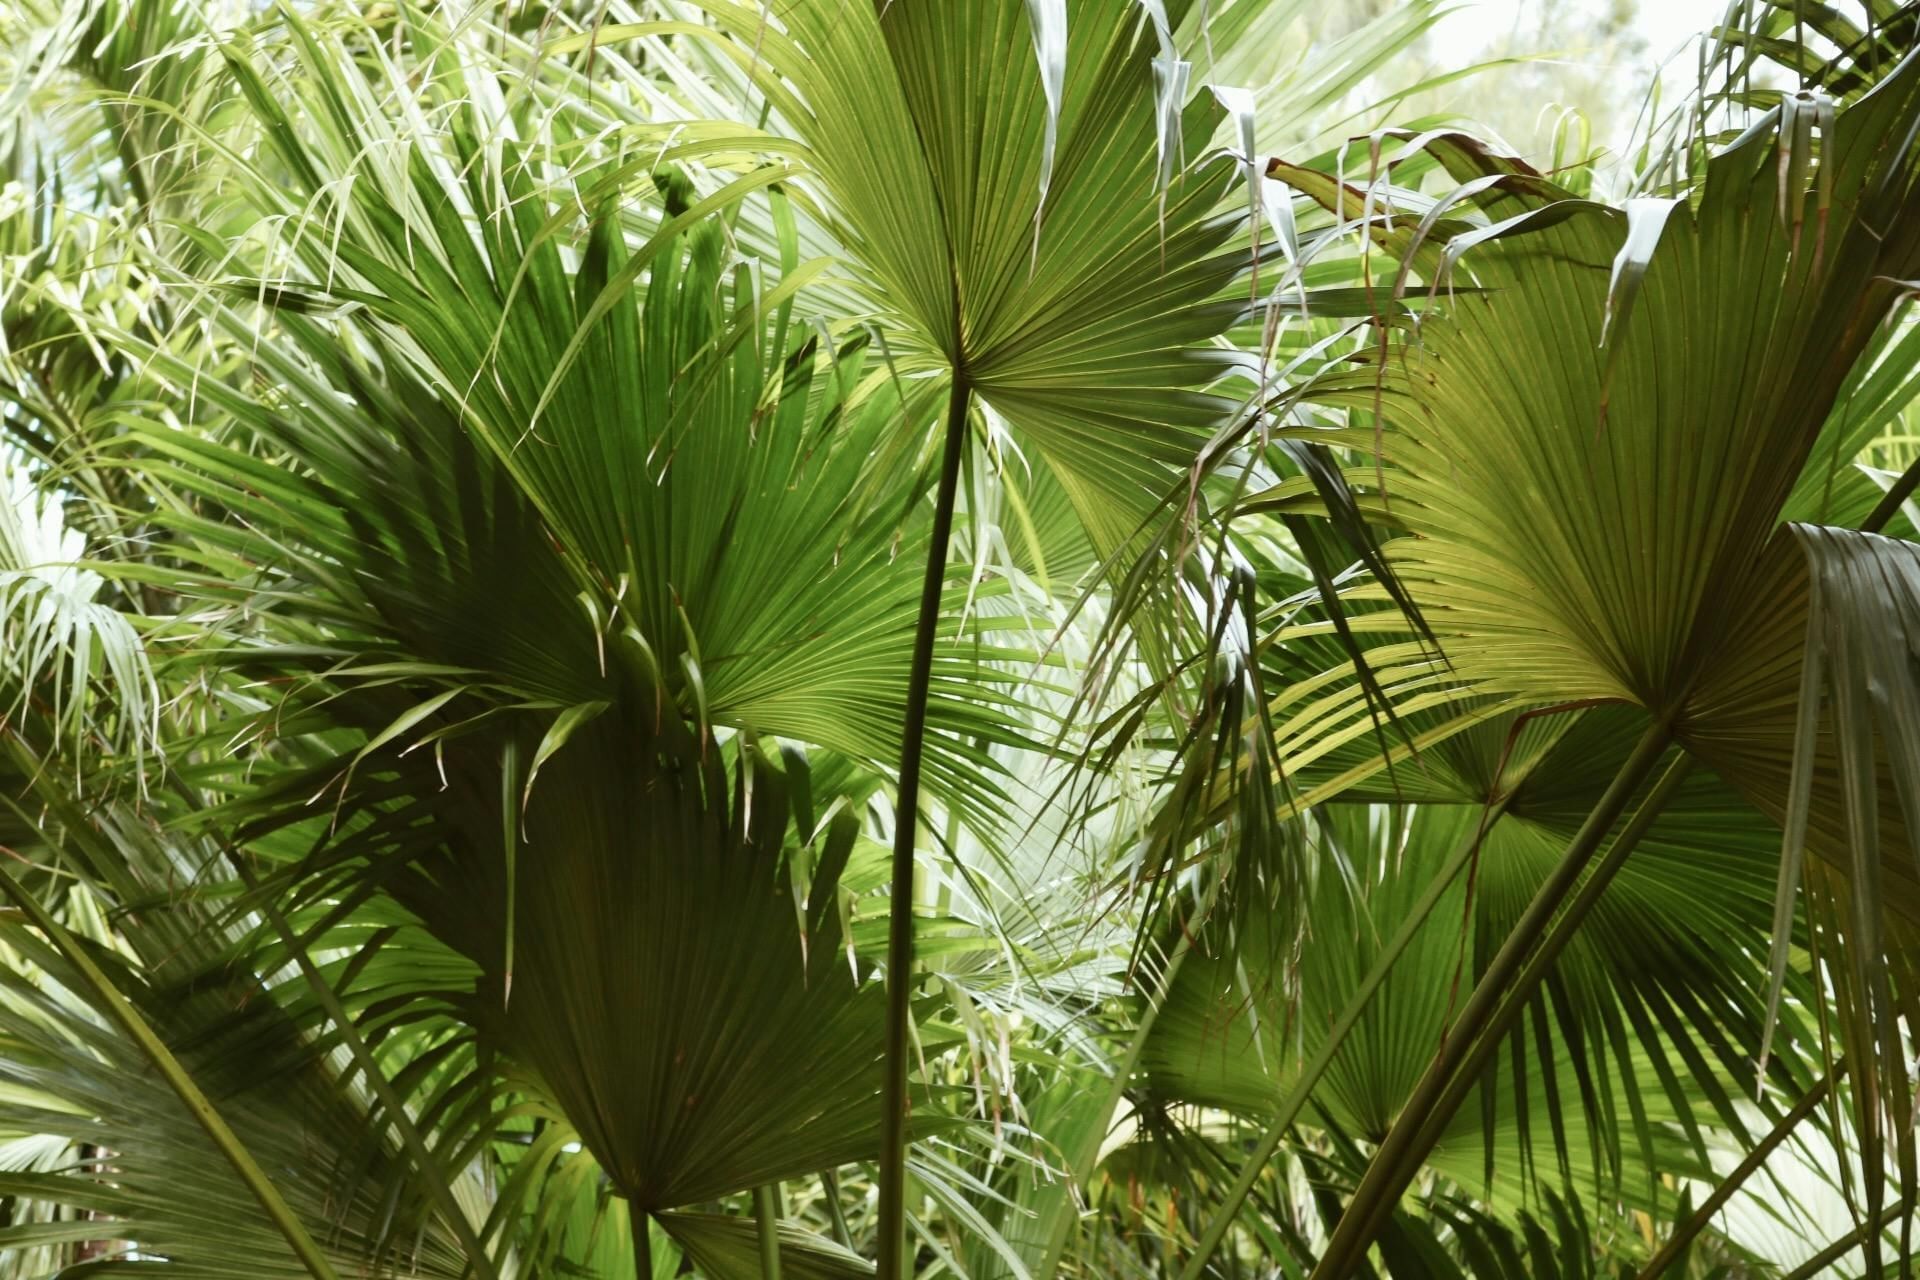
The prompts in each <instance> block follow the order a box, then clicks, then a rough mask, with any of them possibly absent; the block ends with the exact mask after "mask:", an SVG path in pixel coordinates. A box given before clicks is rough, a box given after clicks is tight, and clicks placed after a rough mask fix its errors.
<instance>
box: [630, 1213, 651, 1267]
mask: <svg viewBox="0 0 1920 1280" xmlns="http://www.w3.org/2000/svg"><path fill="white" fill-rule="evenodd" d="M627 1222H628V1225H629V1228H630V1229H629V1230H628V1232H627V1234H628V1235H630V1236H632V1237H633V1280H653V1231H652V1229H651V1227H650V1225H649V1224H648V1221H647V1211H646V1210H645V1209H643V1208H641V1207H640V1206H639V1205H638V1204H635V1203H634V1202H633V1201H631V1200H629V1201H627Z"/></svg>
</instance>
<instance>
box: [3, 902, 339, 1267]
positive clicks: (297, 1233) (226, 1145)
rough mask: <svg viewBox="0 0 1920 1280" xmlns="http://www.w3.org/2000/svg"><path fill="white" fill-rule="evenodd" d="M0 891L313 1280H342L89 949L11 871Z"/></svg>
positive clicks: (291, 1210) (250, 1156) (217, 1113)
mask: <svg viewBox="0 0 1920 1280" xmlns="http://www.w3.org/2000/svg"><path fill="white" fill-rule="evenodd" d="M0 892H4V893H5V894H6V895H7V897H9V898H11V899H13V902H14V905H16V906H18V907H19V908H20V910H21V912H22V913H23V914H24V915H25V916H26V917H27V919H28V920H29V921H31V922H32V924H33V926H34V928H36V929H38V930H40V932H41V933H42V934H44V935H45V936H46V938H47V940H48V941H49V942H51V943H52V944H53V945H54V946H55V947H57V948H58V949H59V951H60V953H61V954H62V955H63V956H65V957H66V958H67V960H68V961H70V962H71V963H72V965H73V967H74V968H75V969H76V970H78V971H79V973H80V974H81V976H82V977H83V978H84V979H85V980H86V983H87V986H88V987H89V988H90V989H91V990H92V992H93V995H94V998H95V999H96V1000H97V1001H98V1002H99V1004H100V1006H101V1007H102V1008H103V1009H105V1010H106V1011H107V1013H109V1014H110V1015H112V1017H113V1020H114V1021H115V1022H117V1023H119V1024H120V1027H121V1029H122V1030H124V1031H125V1032H126V1033H127V1035H128V1037H129V1038H131V1039H132V1040H133V1042H134V1043H135V1044H137V1045H139V1046H140V1049H141V1052H142V1053H144V1054H145V1055H146V1056H147V1059H148V1060H149V1061H151V1062H152V1063H153V1066H154V1069H155V1070H156V1071H158V1072H159V1073H160V1075H161V1078H162V1079H164V1080H165V1081H166V1082H167V1085H168V1087H169V1088H171V1089H172V1090H173V1092H174V1094H175V1095H176V1096H177V1097H178V1098H179V1099H180V1101H181V1103H182V1104H183V1105H184V1106H185V1107H186V1108H187V1110H188V1112H190V1113H191V1114H192V1116H193V1118H194V1119H195V1120H197V1121H199V1123H200V1127H201V1128H202V1129H204V1130H206V1133H207V1137H209V1138H210V1139H212V1140H213V1145H214V1146H216V1147H218V1148H219V1149H220V1154H221V1155H223V1156H225V1157H226V1158H227V1163H229V1164H231V1165H232V1166H233V1171H234V1172H235V1173H237V1174H238V1175H240V1180H241V1182H243V1183H245V1184H246V1187H247V1190H248V1191H250V1192H252V1193H253V1197H254V1199H256V1200H258V1201H259V1202H260V1207H261V1208H262V1209H264V1210H266V1212H267V1216H268V1217H269V1218H271V1219H272V1220H273V1225H274V1226H275V1227H276V1228H277V1229H278V1230H279V1232H280V1234H281V1235H282V1236H284V1237H285V1238H286V1241H287V1245H288V1247H289V1248H291V1249H292V1250H293V1252H294V1256H295V1257H297V1258H299V1259H300V1263H301V1265H302V1266H304V1267H306V1269H307V1271H308V1272H309V1274H311V1275H312V1276H313V1278H314V1280H339V1276H338V1274H337V1273H336V1272H335V1271H334V1269H333V1266H332V1264H331V1263H329V1262H328V1261H327V1259H326V1255H325V1254H323V1253H321V1252H320V1246H319V1245H317V1244H315V1243H314V1239H313V1236H312V1235H310V1234H309V1233H308V1231H307V1229H306V1227H305V1226H303V1225H302V1224H301V1222H300V1219H299V1218H298V1217H296V1216H295V1215H294V1212H293V1209H292V1208H291V1207H290V1206H289V1205H288V1204H287V1202H286V1200H285V1199H284V1198H283V1197H282V1196H281V1195H280V1192H279V1191H278V1190H276V1189H275V1187H274V1185H273V1180H272V1179H270V1178H269V1177H267V1173H266V1170H264V1169H262V1168H261V1167H260V1163H259V1161H257V1160H255V1159H254V1158H253V1154H252V1153H251V1152H250V1151H248V1150H247V1147H246V1144H245V1143H243V1142H241V1140H240V1137H239V1135H238V1134H236V1133H234V1131H233V1129H232V1128H231V1127H230V1126H229V1125H228V1124H227V1122H226V1121H225V1120H224V1119H222V1118H221V1116H220V1112H219V1111H218V1110H216V1109H215V1107H214V1105H213V1103H212V1102H211V1101H210V1100H209V1099H208V1098H207V1095H206V1094H205V1093H204V1092H202V1091H201V1089H200V1086H198V1085H197V1084H195V1083H194V1082H193V1077H192V1076H191V1075H189V1074H188V1073H187V1069H186V1068H185V1067H183V1066H182V1065H181V1064H180V1060H179V1059H178V1058H176V1057H174V1056H173V1051H172V1050H170V1049H168V1048H167V1046H166V1043H165V1042H164V1041H162V1040H161V1039H160V1037H159V1035H158V1034H156V1033H155V1031H154V1029H153V1028H152V1027H150V1026H148V1025H147V1020H146V1019H145V1018H143V1017H141V1016H140V1013H139V1011H138V1010H137V1009H135V1008H134V1007H133V1004H132V1002H131V1001H129V1000H128V999H127V997H126V996H125V995H123V994H121V992H120V989H119V988H118V987H116V986H114V985H113V980H112V979H111V978H109V977H107V975H106V973H105V972H104V971H103V970H102V969H101V968H100V966H99V965H98V964H95V963H94V960H93V957H92V956H90V955H88V954H87V952H86V948H84V947H83V946H81V945H80V943H79V942H78V941H77V940H76V939H75V938H74V936H73V935H72V934H71V933H69V932H67V930H66V929H64V928H62V927H61V925H60V923H59V922H58V921H56V920H55V919H54V918H53V916H52V914H51V913H49V912H48V911H47V909H46V908H45V907H43V906H42V905H40V900H39V899H38V898H36V897H34V896H33V894H31V893H29V892H27V890H26V888H25V887H24V886H23V885H21V883H20V882H19V881H18V880H16V879H14V877H13V875H12V873H10V872H9V871H8V870H7V869H6V868H5V867H0Z"/></svg>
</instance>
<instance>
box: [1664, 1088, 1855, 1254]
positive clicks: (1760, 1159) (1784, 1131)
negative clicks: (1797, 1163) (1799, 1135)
mask: <svg viewBox="0 0 1920 1280" xmlns="http://www.w3.org/2000/svg"><path fill="white" fill-rule="evenodd" d="M1846 1070H1847V1067H1846V1064H1845V1063H1844V1062H1843V1063H1841V1064H1840V1065H1839V1066H1837V1067H1835V1068H1834V1069H1833V1071H1832V1072H1830V1073H1829V1074H1827V1075H1824V1076H1822V1077H1820V1079H1819V1080H1818V1081H1816V1082H1815V1083H1814V1086H1813V1087H1812V1088H1811V1089H1808V1090H1807V1091H1806V1092H1805V1093H1804V1094H1802V1095H1801V1096H1800V1101H1798V1102H1796V1103H1794V1104H1793V1109H1792V1110H1790V1111H1788V1112H1787V1114H1785V1115H1784V1116H1781V1117H1780V1123H1778V1124H1776V1125H1774V1126H1773V1129H1772V1130H1771V1131H1770V1132H1769V1133H1768V1134H1767V1136H1766V1137H1764V1138H1762V1139H1760V1141H1759V1142H1758V1143H1756V1144H1754V1148H1753V1150H1751V1151H1749V1152H1748V1153H1747V1158H1746V1159H1744V1160H1742V1161H1741V1162H1740V1163H1739V1164H1737V1165H1735V1166H1734V1168H1733V1171H1732V1172H1731V1173H1729V1174H1727V1176H1726V1177H1724V1178H1722V1179H1721V1180H1720V1185H1719V1186H1717V1187H1715V1188H1714V1189H1713V1194H1712V1195H1710V1196H1708V1197H1707V1198H1706V1200H1705V1201H1704V1202H1703V1203H1702V1204H1701V1206H1700V1207H1699V1208H1698V1209H1696V1210H1695V1211H1694V1213H1693V1216H1692V1217H1690V1218H1688V1219H1687V1220H1686V1221H1685V1222H1683V1223H1681V1224H1680V1226H1679V1227H1678V1228H1676V1229H1675V1231H1674V1233H1673V1235H1672V1236H1671V1237H1669V1238H1668V1240H1667V1242H1666V1243H1665V1244H1664V1245H1662V1246H1660V1252H1658V1253H1656V1254H1654V1255H1653V1257H1652V1258H1651V1259H1649V1260H1648V1262H1647V1265H1646V1266H1644V1267H1642V1268H1641V1269H1640V1275H1639V1277H1638V1280H1659V1277H1660V1276H1661V1275H1662V1274H1663V1273H1664V1272H1665V1271H1666V1269H1667V1268H1668V1267H1670V1266H1672V1265H1673V1263H1674V1260H1675V1259H1677V1258H1678V1257H1679V1256H1680V1254H1681V1253H1682V1252H1683V1251H1684V1250H1685V1249H1686V1247H1687V1246H1688V1245H1689V1244H1691V1243H1693V1238H1694V1237H1695V1236H1697V1235H1699V1234H1700V1233H1701V1232H1702V1231H1704V1230H1706V1227H1707V1224H1708V1223H1710V1222H1712V1221H1713V1215H1714V1214H1716V1213H1719V1212H1720V1209H1721V1207H1722V1206H1723V1205H1725V1204H1726V1203H1727V1201H1729V1200H1731V1199H1733V1195H1734V1193H1735V1192H1736V1191H1738V1190H1740V1188H1741V1186H1742V1185H1743V1184H1744V1183H1745V1182H1746V1180H1747V1179H1748V1178H1750V1177H1752V1176H1753V1174H1754V1171H1755V1170H1757V1169H1759V1167H1760V1166H1761V1165H1763V1164H1765V1163H1766V1162H1767V1157H1768V1156H1770V1155H1772V1154H1773V1150H1774V1148H1775V1147H1778V1146H1779V1145H1780V1144H1781V1143H1782V1142H1785V1141H1786V1140H1787V1138H1788V1137H1789V1136H1790V1135H1791V1134H1792V1133H1793V1131H1794V1130H1795V1129H1796V1128H1798V1127H1799V1125H1800V1122H1801V1121H1802V1120H1805V1119H1806V1118H1807V1117H1808V1116H1810V1115H1812V1114H1813V1113H1814V1110H1815V1109H1816V1108H1818V1107H1819V1105H1820V1104H1821V1103H1822V1102H1824V1101H1825V1100H1826V1097H1827V1093H1828V1091H1830V1090H1831V1089H1832V1088H1833V1083H1834V1081H1836V1080H1838V1079H1839V1078H1840V1077H1841V1076H1843V1075H1845V1074H1846Z"/></svg>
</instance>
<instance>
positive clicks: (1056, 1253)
mask: <svg viewBox="0 0 1920 1280" xmlns="http://www.w3.org/2000/svg"><path fill="white" fill-rule="evenodd" d="M1220 883H1221V882H1220V880H1219V879H1218V878H1215V880H1214V881H1213V883H1212V884H1210V885H1208V886H1207V890H1206V893H1205V894H1204V895H1203V896H1202V897H1201V899H1200V903H1199V905H1198V906H1197V907H1196V908H1195V910H1194V913H1193V917H1192V918H1193V920H1194V921H1196V922H1198V921H1203V920H1205V919H1206V918H1207V916H1208V915H1209V914H1211V913H1212V911H1213V904H1214V901H1215V900H1216V899H1217V898H1218V897H1219V895H1220ZM1197 932H1198V926H1197V923H1196V927H1194V928H1191V929H1188V928H1182V929H1181V930H1180V941H1178V942H1177V943H1175V944H1174V947H1173V954H1172V955H1171V956H1170V957H1168V959H1167V966H1166V968H1165V969H1164V970H1163V971H1162V972H1161V975H1160V990H1159V993H1158V995H1157V996H1155V997H1154V998H1153V999H1151V1000H1149V1001H1148V1003H1147V1009H1146V1012H1145V1013H1144V1014H1142V1015H1141V1018H1140V1025H1139V1026H1137V1027H1135V1028H1134V1029H1133V1035H1132V1037H1131V1038H1130V1039H1129V1040H1128V1041H1127V1051H1126V1053H1124V1054H1122V1055H1121V1058H1120V1061H1119V1062H1118V1063H1116V1064H1114V1068H1113V1075H1112V1077H1111V1078H1110V1079H1109V1081H1108V1083H1107V1091H1106V1094H1105V1096H1104V1097H1103V1098H1102V1100H1101V1106H1100V1113H1099V1114H1098V1115H1097V1116H1095V1117H1094V1118H1093V1123H1092V1124H1091V1125H1089V1126H1088V1128H1087V1131H1086V1134H1085V1136H1084V1138H1083V1140H1082V1141H1081V1142H1080V1144H1079V1146H1078V1147H1077V1148H1076V1149H1074V1150H1072V1151H1070V1152H1068V1153H1067V1162H1066V1163H1067V1176H1068V1177H1069V1178H1081V1179H1090V1178H1091V1176H1092V1173H1093V1163H1094V1161H1095V1160H1097V1159H1098V1158H1099V1156H1100V1144H1101V1143H1102V1142H1104V1141H1105V1140H1106V1137H1107V1128H1108V1126H1109V1125H1111V1124H1112V1123H1113V1113H1114V1112H1115V1111H1116V1110H1118V1109H1119V1107H1120V1099H1121V1098H1123V1097H1125V1096H1126V1092H1127V1084H1128V1082H1129V1081H1130V1080H1132V1079H1133V1072H1134V1068H1135V1067H1137V1066H1138V1065H1139V1064H1140V1054H1141V1052H1142V1051H1143V1050H1144V1049H1145V1048H1146V1044H1147V1037H1148V1036H1150V1035H1152V1034H1153V1026H1154V1023H1156V1022H1158V1021H1159V1019H1160V1010H1162V1009H1163V1008H1165V1007H1166V1004H1167V996H1168V994H1169V993H1171V992H1172V990H1173V980H1174V979H1175V978H1177V977H1178V976H1179V975H1180V968H1181V966H1182V965H1184V964H1185V963H1186V962H1187V956H1188V954H1190V953H1191V952H1192V950H1193V940H1194V935H1195V934H1196V933H1197ZM1059 1194H1060V1195H1061V1197H1062V1198H1063V1199H1066V1200H1071V1197H1072V1194H1073V1192H1072V1188H1071V1187H1070V1186H1068V1185H1065V1184H1062V1185H1061V1186H1060V1188H1059ZM1072 1225H1073V1215H1072V1213H1071V1212H1067V1213H1056V1214H1054V1215H1053V1217H1052V1220H1051V1226H1050V1229H1049V1233H1048V1236H1047V1251H1046V1253H1045V1255H1044V1256H1043V1257H1042V1259H1041V1264H1040V1266H1039V1267H1038V1268H1037V1269H1036V1270H1035V1271H1034V1273H1033V1274H1034V1275H1036V1276H1051V1275H1054V1274H1056V1273H1057V1272H1058V1271H1059V1269H1060V1264H1061V1261H1062V1259H1063V1258H1064V1256H1065V1254H1066V1249H1067V1233H1068V1230H1069V1229H1070V1228H1071V1227H1072Z"/></svg>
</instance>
